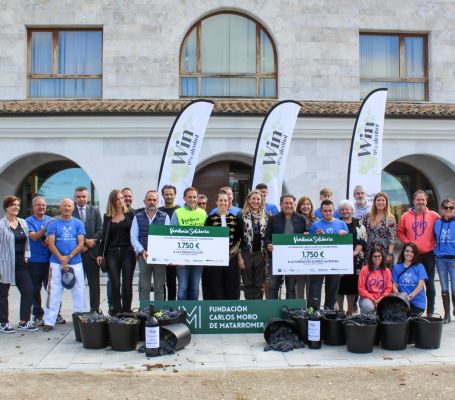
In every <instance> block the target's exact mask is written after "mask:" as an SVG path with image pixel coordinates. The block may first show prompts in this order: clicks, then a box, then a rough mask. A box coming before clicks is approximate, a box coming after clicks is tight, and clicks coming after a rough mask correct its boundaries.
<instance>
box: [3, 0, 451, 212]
mask: <svg viewBox="0 0 455 400" xmlns="http://www.w3.org/2000/svg"><path fill="white" fill-rule="evenodd" d="M0 4H1V5H2V7H1V8H0V49H1V52H0V195H1V196H4V195H6V194H9V193H17V194H18V195H19V196H20V197H21V198H22V199H23V202H24V206H25V207H24V209H27V207H29V204H30V199H31V197H32V196H33V195H34V194H36V193H41V194H44V195H45V196H46V197H47V198H48V199H49V202H50V204H51V205H52V204H57V202H58V199H59V198H61V197H63V196H71V195H72V190H73V188H74V187H75V186H76V185H78V184H81V183H83V184H87V185H89V186H91V197H92V201H94V202H95V203H96V202H99V204H100V206H101V207H102V209H104V207H105V204H106V200H107V196H108V193H109V191H110V190H111V189H113V188H122V187H125V186H129V187H131V188H132V189H133V191H134V194H135V201H134V205H136V206H139V205H140V204H141V199H142V196H143V194H144V193H145V191H146V190H148V189H150V188H154V187H156V185H157V180H158V173H159V168H160V164H161V157H162V154H163V150H164V146H165V143H166V139H167V135H168V133H169V130H170V129H171V126H172V123H173V121H174V119H175V117H176V115H177V114H178V112H179V111H180V110H181V109H182V108H183V107H184V106H185V104H187V103H188V101H190V100H191V99H194V98H205V97H207V98H210V99H212V100H213V101H214V102H215V108H214V112H213V114H212V117H211V119H210V121H209V124H208V128H207V133H206V137H205V140H204V146H203V149H202V151H201V154H200V158H199V164H198V167H197V174H196V177H195V181H194V183H195V185H197V186H199V187H200V189H201V190H202V191H203V192H206V193H208V194H209V197H210V195H212V194H213V193H214V192H215V190H216V188H218V187H220V186H224V185H226V184H230V185H231V186H232V187H233V188H234V191H235V195H236V201H237V202H239V203H241V202H242V199H243V197H244V194H245V192H246V191H247V190H248V182H249V179H250V174H251V166H252V162H253V156H254V149H255V145H256V140H257V136H258V133H259V129H260V126H261V123H262V120H263V118H264V116H265V114H266V112H267V111H268V110H269V109H270V108H271V107H272V106H273V105H274V104H275V103H276V102H277V101H280V100H285V99H292V100H297V101H299V102H301V103H302V104H303V107H302V110H301V113H300V116H299V119H298V121H297V124H296V128H295V131H294V136H293V139H292V146H291V149H290V152H289V158H288V164H287V170H286V179H285V182H284V187H285V189H286V190H287V191H289V192H292V193H294V194H296V195H297V196H300V195H303V194H306V195H309V196H310V197H311V198H313V199H314V200H316V199H317V198H318V192H319V189H321V188H322V187H330V188H332V189H333V190H334V192H335V200H336V201H339V200H342V199H343V198H344V197H345V196H346V174H347V168H348V160H349V147H350V139H351V135H352V129H353V126H354V122H355V116H356V113H357V111H358V109H359V106H360V103H361V100H362V98H363V97H364V96H365V95H366V93H368V92H369V91H370V90H371V89H373V88H375V87H384V86H386V87H388V88H389V101H388V104H387V108H386V122H385V131H384V152H383V168H384V169H383V189H384V190H386V191H387V192H389V194H390V196H391V198H392V202H393V204H394V205H395V211H396V212H397V213H400V212H401V209H402V208H403V207H404V206H406V205H407V204H408V203H409V196H410V194H411V193H412V192H413V191H414V190H415V189H417V188H424V189H425V190H426V191H427V192H428V193H429V195H430V198H431V201H432V205H433V206H435V203H436V202H437V201H440V200H441V199H442V197H444V196H447V195H451V196H454V195H455V173H454V172H455V164H454V157H453V154H454V152H455V123H454V117H455V101H454V96H453V93H455V51H454V49H455V46H454V44H453V43H454V38H455V19H454V18H453V15H455V1H453V0H426V1H423V0H403V1H401V2H399V3H397V2H396V1H392V0H383V1H379V2H378V1H376V2H373V1H365V0H337V1H334V0H322V1H321V0H277V1H266V0H242V1H240V0H194V1H184V0H153V1H148V0H130V1H128V2H125V1H122V0H99V1H96V2H93V1H88V0H72V1H70V0H59V1H57V0H48V1H26V0H9V1H1V0H0ZM212 200H213V196H212Z"/></svg>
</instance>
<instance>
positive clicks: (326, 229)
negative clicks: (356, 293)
mask: <svg viewBox="0 0 455 400" xmlns="http://www.w3.org/2000/svg"><path fill="white" fill-rule="evenodd" d="M320 210H321V214H322V219H320V220H318V221H316V222H314V223H313V225H312V226H311V229H310V234H313V235H314V234H317V235H324V234H325V235H327V234H330V235H346V234H347V233H348V232H349V228H348V226H347V225H346V223H345V222H343V221H341V220H339V219H338V218H335V217H334V216H333V213H334V211H335V207H334V205H333V202H332V201H331V200H323V201H322V203H321V208H320ZM324 277H325V300H324V307H326V308H329V309H331V310H333V309H334V307H335V303H336V301H337V297H338V288H339V285H340V275H312V276H311V279H310V297H309V298H308V307H313V308H314V309H319V307H320V306H321V294H322V282H323V281H324Z"/></svg>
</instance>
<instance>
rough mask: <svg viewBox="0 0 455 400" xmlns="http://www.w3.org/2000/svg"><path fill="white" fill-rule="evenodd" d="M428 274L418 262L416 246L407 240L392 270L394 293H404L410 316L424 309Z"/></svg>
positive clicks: (414, 315)
mask: <svg viewBox="0 0 455 400" xmlns="http://www.w3.org/2000/svg"><path fill="white" fill-rule="evenodd" d="M427 279H428V275H427V273H426V271H425V267H424V266H423V264H421V263H420V262H419V250H417V246H416V245H415V244H414V243H412V242H409V243H407V244H405V245H404V247H403V250H401V253H400V256H399V257H398V263H397V264H396V265H395V266H394V267H393V270H392V282H393V292H394V293H398V292H401V293H405V294H406V296H407V298H408V300H409V302H410V303H411V316H412V317H416V316H418V315H420V314H422V313H423V312H424V311H425V307H426V305H427V297H426V295H425V289H424V288H425V281H426V280H427Z"/></svg>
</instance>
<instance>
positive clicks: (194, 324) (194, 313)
mask: <svg viewBox="0 0 455 400" xmlns="http://www.w3.org/2000/svg"><path fill="white" fill-rule="evenodd" d="M178 309H179V310H185V311H186V322H187V323H188V325H189V328H190V330H191V329H201V327H202V309H201V306H195V307H193V308H192V309H191V310H190V309H187V308H186V307H185V306H179V307H178Z"/></svg>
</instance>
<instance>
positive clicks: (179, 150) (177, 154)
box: [158, 100, 214, 205]
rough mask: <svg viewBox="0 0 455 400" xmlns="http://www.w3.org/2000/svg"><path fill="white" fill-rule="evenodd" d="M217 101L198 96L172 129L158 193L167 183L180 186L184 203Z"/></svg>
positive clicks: (159, 180) (162, 163) (178, 117)
mask: <svg viewBox="0 0 455 400" xmlns="http://www.w3.org/2000/svg"><path fill="white" fill-rule="evenodd" d="M213 106H214V103H213V102H212V101H208V100H195V101H192V102H191V103H189V104H188V105H187V106H186V107H185V108H184V109H183V110H182V112H181V113H180V114H179V115H178V116H177V118H176V119H175V121H174V125H173V126H172V128H171V131H170V133H169V136H168V139H167V143H166V147H165V149H164V154H163V160H162V162H161V168H160V175H159V177H158V193H159V194H160V195H161V189H162V188H163V186H164V185H173V186H175V187H176V188H177V197H176V199H175V200H176V204H180V205H183V204H184V201H183V191H184V190H185V189H186V188H187V187H189V186H192V184H193V177H194V171H195V170H196V165H197V162H198V159H199V152H200V150H201V147H202V142H203V140H204V135H205V131H206V129H207V124H208V122H209V118H210V114H211V113H212V110H213Z"/></svg>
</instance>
